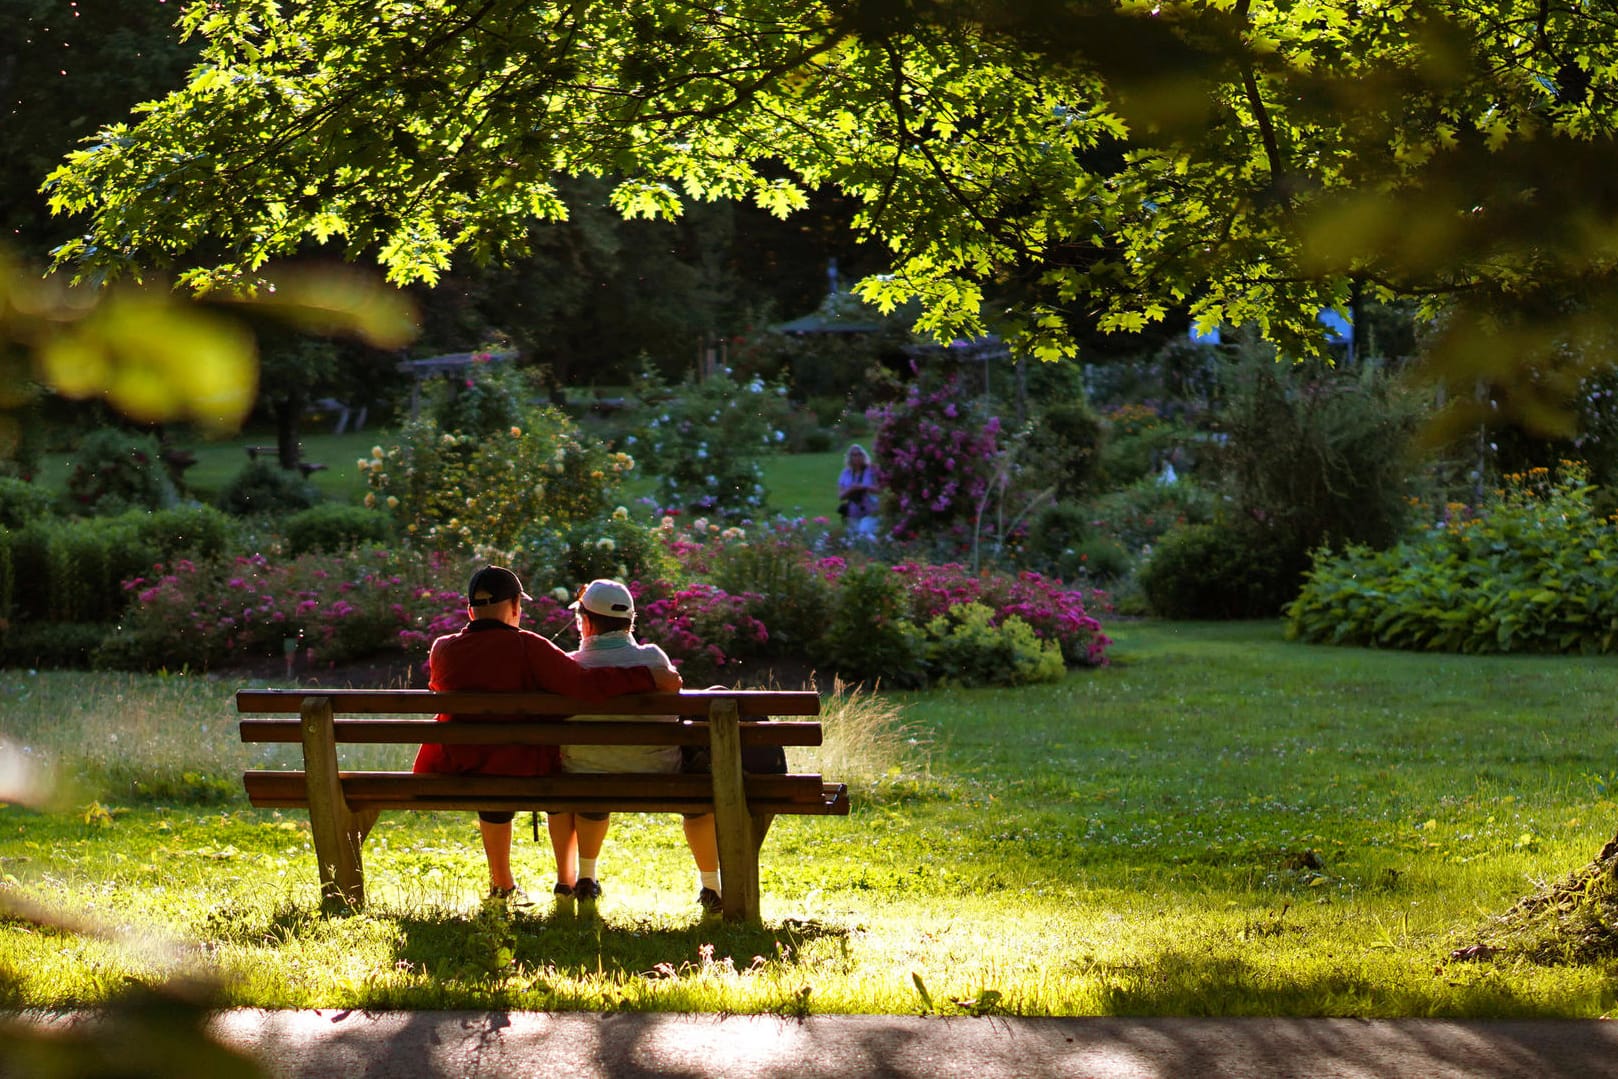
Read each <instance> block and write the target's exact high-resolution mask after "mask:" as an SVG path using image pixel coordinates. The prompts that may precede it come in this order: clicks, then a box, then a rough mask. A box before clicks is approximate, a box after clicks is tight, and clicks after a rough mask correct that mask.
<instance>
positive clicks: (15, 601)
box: [0, 506, 235, 622]
mask: <svg viewBox="0 0 1618 1079" xmlns="http://www.w3.org/2000/svg"><path fill="white" fill-rule="evenodd" d="M4 535H5V536H6V543H5V544H4V545H3V552H4V570H3V572H0V612H3V611H4V610H6V609H10V610H11V611H12V615H11V617H13V618H14V619H28V620H37V621H42V622H106V621H111V620H112V619H115V618H117V617H118V615H119V613H120V612H122V611H123V609H124V607H125V606H126V604H127V602H128V595H127V593H126V592H125V590H124V587H123V585H124V582H125V581H126V580H129V579H131V578H133V577H137V576H139V575H140V574H142V573H145V572H147V571H149V570H150V569H151V568H152V566H153V565H154V564H156V563H159V562H168V561H172V560H174V559H177V558H197V559H203V560H206V559H212V558H217V557H219V556H220V555H222V554H223V553H224V552H225V551H226V550H228V549H229V548H230V546H231V542H232V539H233V537H234V536H235V522H234V521H232V520H231V519H230V518H229V517H227V516H226V515H225V514H223V513H220V512H219V511H218V510H214V509H210V508H208V507H206V506H177V507H175V508H173V509H167V510H158V511H156V512H154V513H148V512H145V511H141V510H133V511H130V512H128V513H124V514H121V515H119V516H117V517H97V518H91V519H88V520H76V521H69V520H64V519H60V518H42V519H40V520H37V521H34V522H33V523H32V524H29V525H28V526H26V527H24V528H20V529H15V530H11V531H9V532H7V533H4Z"/></svg>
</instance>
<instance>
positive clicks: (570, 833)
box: [545, 813, 579, 888]
mask: <svg viewBox="0 0 1618 1079" xmlns="http://www.w3.org/2000/svg"><path fill="white" fill-rule="evenodd" d="M573 824H574V821H573V814H571V813H547V814H545V827H546V828H547V829H549V830H550V833H551V850H553V851H555V852H556V880H557V883H559V884H565V885H567V886H568V887H569V888H571V887H573V884H574V882H575V881H577V880H578V879H579V843H578V832H576V831H574V828H573Z"/></svg>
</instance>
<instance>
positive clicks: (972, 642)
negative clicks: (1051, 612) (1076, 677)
mask: <svg viewBox="0 0 1618 1079" xmlns="http://www.w3.org/2000/svg"><path fill="white" fill-rule="evenodd" d="M926 635H927V644H926V648H925V652H924V659H923V662H924V664H925V666H926V669H927V672H928V674H929V675H930V676H931V677H932V679H933V680H934V681H935V682H937V683H939V684H940V685H960V686H992V685H1001V686H1006V685H1009V686H1020V685H1027V684H1030V683H1035V682H1059V681H1061V680H1062V678H1063V677H1064V676H1065V675H1066V674H1067V667H1066V666H1065V665H1064V664H1063V663H1062V648H1061V646H1060V645H1058V644H1057V643H1056V642H1055V641H1042V640H1040V639H1039V638H1038V637H1036V636H1034V631H1033V629H1032V628H1030V627H1029V625H1028V623H1027V622H1024V621H1023V620H1022V619H1020V618H1018V617H1016V616H1015V615H1013V616H1011V617H1008V618H1004V619H1001V620H999V621H998V622H997V621H996V620H995V612H994V611H993V610H991V609H990V608H989V607H987V606H985V605H983V604H981V603H963V604H960V605H959V606H955V607H951V608H950V609H949V610H948V611H947V612H946V613H944V614H941V615H938V616H937V617H935V618H933V619H932V620H931V621H929V622H928V623H927V628H926Z"/></svg>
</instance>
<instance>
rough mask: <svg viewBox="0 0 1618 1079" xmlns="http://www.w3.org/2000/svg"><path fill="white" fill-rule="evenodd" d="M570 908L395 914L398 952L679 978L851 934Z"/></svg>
mask: <svg viewBox="0 0 1618 1079" xmlns="http://www.w3.org/2000/svg"><path fill="white" fill-rule="evenodd" d="M570 908H571V904H567V903H564V904H559V905H557V906H553V905H552V904H551V903H549V902H546V901H542V902H540V903H539V904H538V905H537V906H536V907H534V908H532V909H531V910H528V911H518V912H516V913H514V914H512V915H510V916H509V917H506V916H502V915H498V914H495V915H490V914H489V913H487V912H483V913H478V914H473V915H471V916H466V915H459V914H455V913H451V912H445V913H444V914H442V915H435V916H416V915H405V916H399V917H396V918H394V919H391V920H392V921H393V923H394V925H395V926H396V927H397V930H398V934H399V937H398V939H399V945H398V947H397V950H396V959H397V961H399V962H401V963H409V964H410V965H411V966H413V967H417V968H418V969H424V970H427V971H432V972H438V971H444V972H451V971H454V970H455V969H456V968H457V967H460V968H463V969H464V968H465V967H467V966H476V964H477V963H479V962H480V961H483V960H484V959H485V958H486V957H488V956H491V955H494V954H495V953H496V951H497V950H498V949H501V948H509V950H510V956H511V960H512V963H513V964H514V966H515V968H516V969H518V970H526V971H530V972H533V971H538V970H544V969H554V970H555V971H556V972H557V973H559V974H561V975H563V976H584V975H607V976H609V977H617V976H626V977H648V978H654V979H658V978H677V977H681V976H684V975H686V974H690V973H693V972H695V971H698V970H700V969H702V968H703V967H706V966H710V965H714V964H718V965H726V964H728V965H731V966H733V967H734V968H735V969H737V970H744V969H747V968H748V967H757V966H761V965H769V966H773V967H792V966H796V965H797V964H798V963H799V962H800V956H801V953H802V952H803V950H804V949H805V948H806V947H807V946H809V945H811V944H813V943H815V942H817V941H821V940H826V939H833V940H837V939H844V940H846V938H847V937H848V936H849V935H850V934H849V930H848V929H846V928H844V927H840V926H833V925H827V924H824V923H820V922H810V921H801V920H796V919H787V920H785V921H783V922H780V923H776V924H770V925H762V926H758V925H745V924H739V923H732V922H726V921H723V920H721V919H718V918H713V917H708V918H697V917H695V916H693V917H692V918H691V920H690V921H689V922H683V921H678V920H676V921H670V920H669V919H667V918H655V919H654V918H633V917H630V918H625V917H622V916H619V915H614V916H613V917H609V918H605V919H603V918H599V917H596V916H594V915H591V914H588V913H577V912H573V911H571V909H570Z"/></svg>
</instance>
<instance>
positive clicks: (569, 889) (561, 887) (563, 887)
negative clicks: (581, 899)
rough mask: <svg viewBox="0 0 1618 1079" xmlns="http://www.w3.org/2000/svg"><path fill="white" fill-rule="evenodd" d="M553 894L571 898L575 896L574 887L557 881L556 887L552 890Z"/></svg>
mask: <svg viewBox="0 0 1618 1079" xmlns="http://www.w3.org/2000/svg"><path fill="white" fill-rule="evenodd" d="M551 892H552V894H554V895H556V896H558V897H566V896H571V895H572V894H573V885H571V884H563V883H562V882H561V881H557V882H556V887H554V888H552V889H551Z"/></svg>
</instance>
